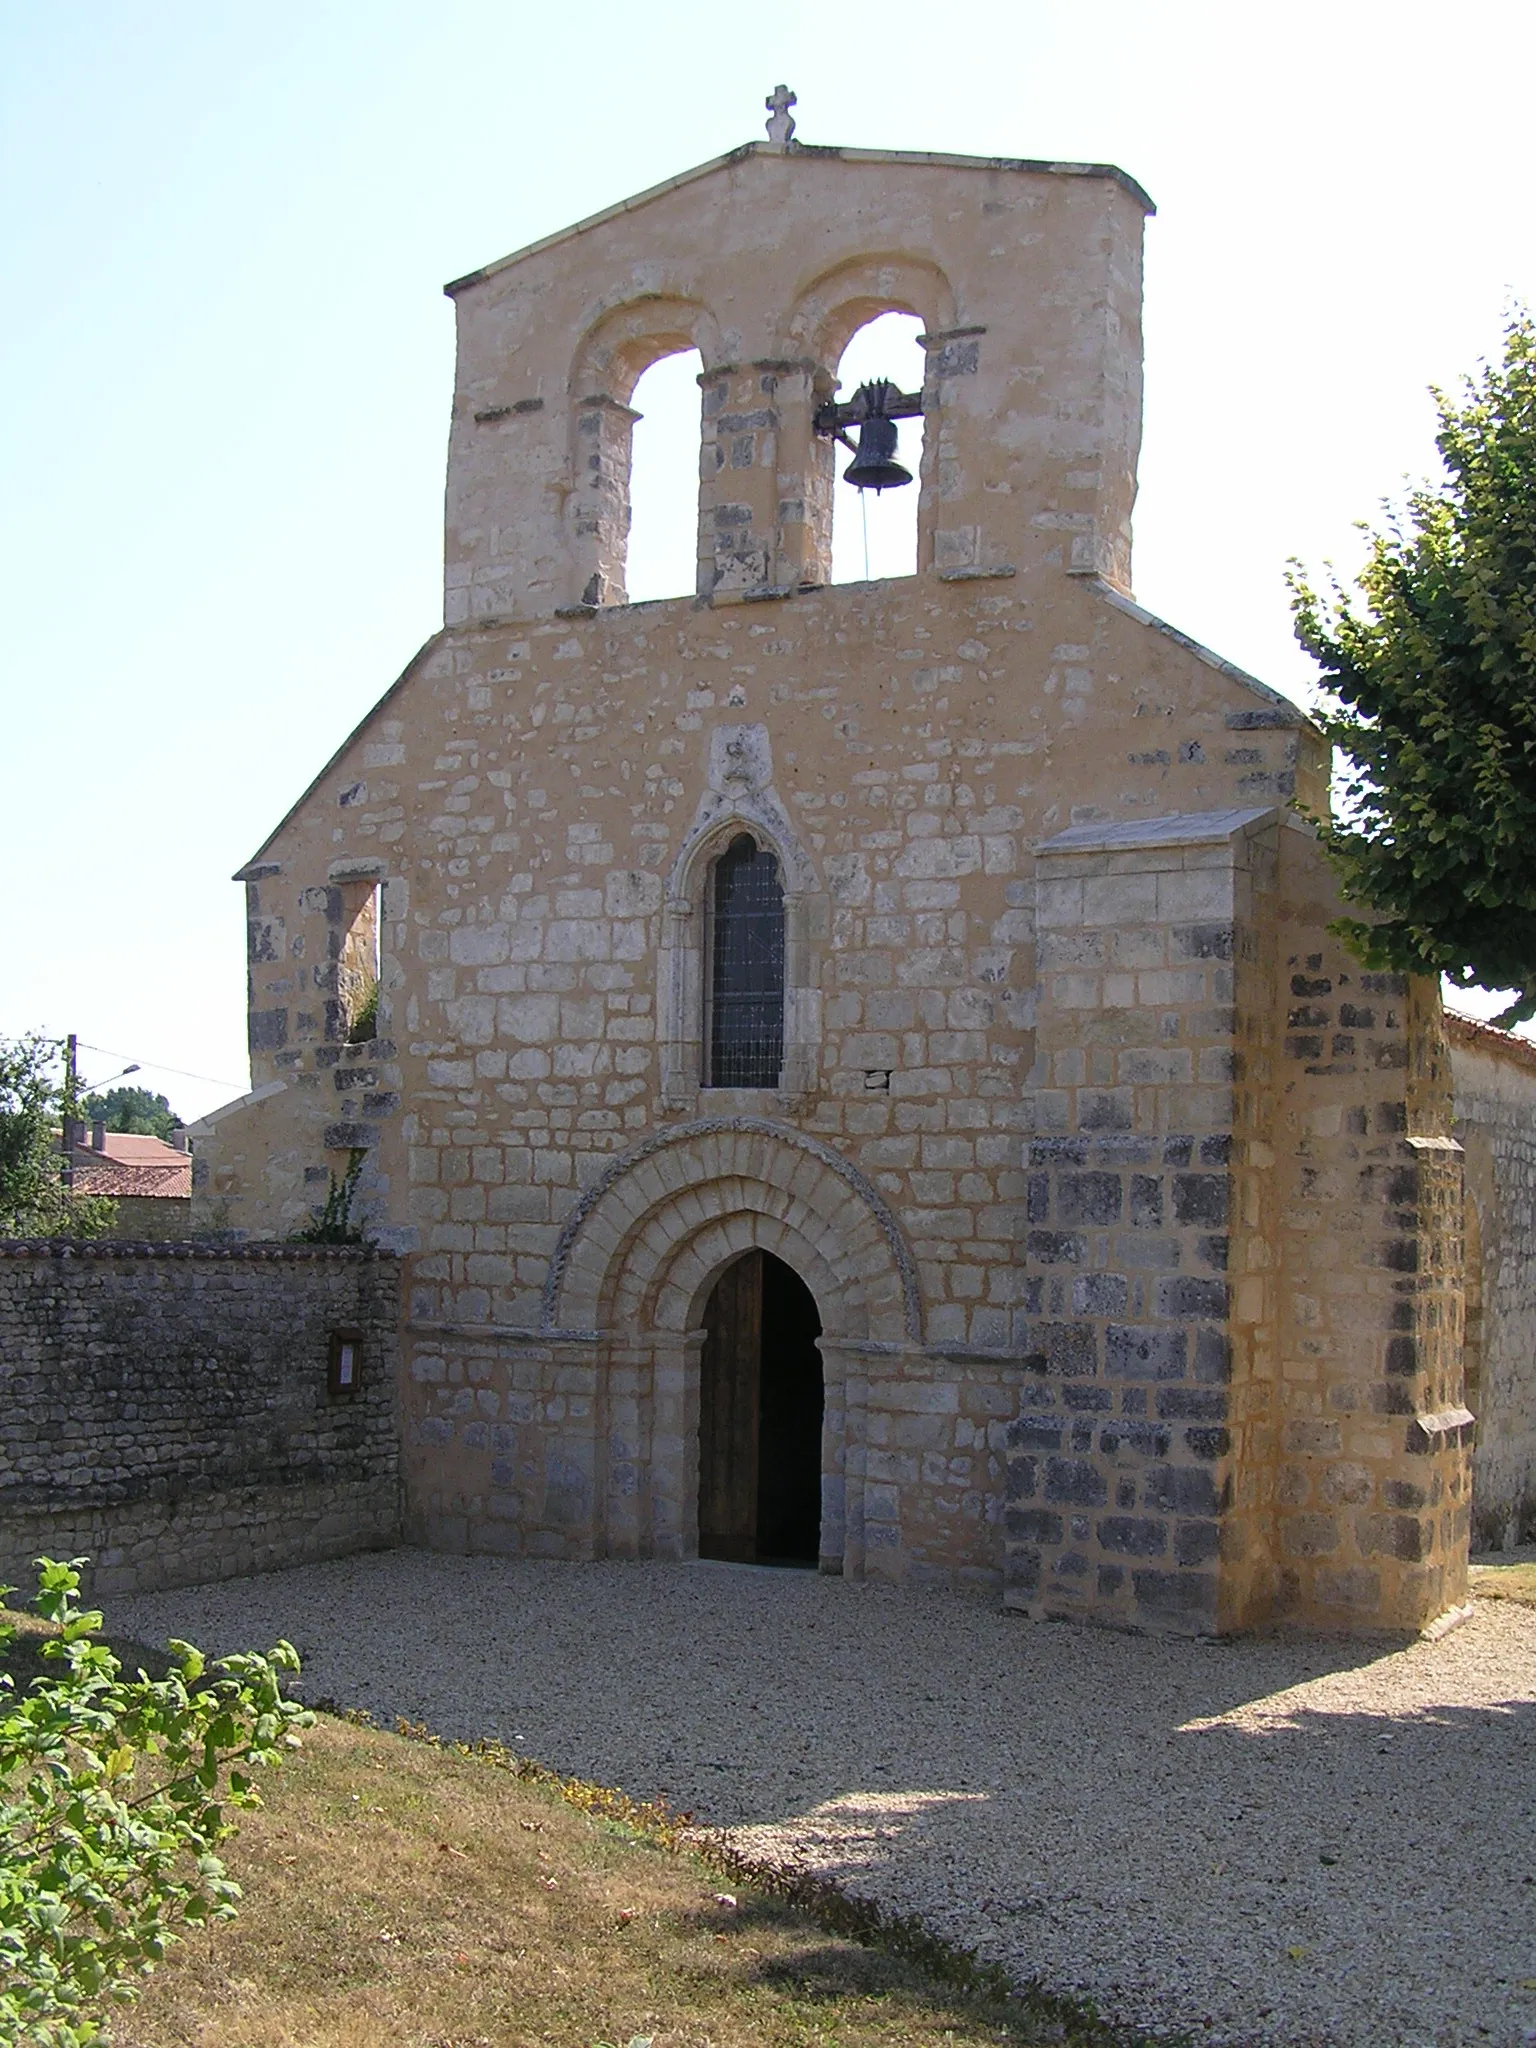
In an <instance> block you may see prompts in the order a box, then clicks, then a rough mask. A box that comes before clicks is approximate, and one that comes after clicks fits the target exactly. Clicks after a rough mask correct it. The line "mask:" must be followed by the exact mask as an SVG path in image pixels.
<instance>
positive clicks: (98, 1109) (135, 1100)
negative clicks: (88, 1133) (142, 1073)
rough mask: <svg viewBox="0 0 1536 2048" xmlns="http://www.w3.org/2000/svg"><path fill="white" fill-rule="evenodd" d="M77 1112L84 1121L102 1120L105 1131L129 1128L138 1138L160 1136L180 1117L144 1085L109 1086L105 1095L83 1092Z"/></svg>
mask: <svg viewBox="0 0 1536 2048" xmlns="http://www.w3.org/2000/svg"><path fill="white" fill-rule="evenodd" d="M79 1115H80V1117H81V1119H82V1120H83V1121H84V1122H85V1123H88V1124H90V1123H104V1124H105V1125H106V1127H107V1129H108V1130H109V1131H132V1132H136V1133H137V1134H138V1135H139V1136H141V1137H146V1138H164V1139H165V1141H166V1143H167V1144H169V1143H170V1139H171V1133H172V1132H173V1131H177V1130H179V1129H180V1128H181V1118H180V1117H179V1116H178V1115H177V1114H176V1112H175V1110H174V1109H172V1107H171V1105H170V1104H169V1103H168V1102H167V1101H166V1099H165V1097H164V1096H163V1095H156V1094H154V1093H153V1092H152V1091H151V1090H150V1089H148V1088H109V1089H108V1090H107V1092H106V1094H105V1095H87V1096H86V1098H85V1100H84V1101H83V1102H82V1103H81V1105H80V1109H79Z"/></svg>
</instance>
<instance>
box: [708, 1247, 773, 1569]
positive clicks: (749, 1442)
mask: <svg viewBox="0 0 1536 2048" xmlns="http://www.w3.org/2000/svg"><path fill="white" fill-rule="evenodd" d="M704 1333H705V1334H704V1351H703V1356H702V1359H701V1361H700V1385H699V1555H700V1557H724V1558H730V1559H732V1560H734V1561H735V1562H737V1563H751V1562H752V1560H753V1559H754V1558H755V1557H756V1556H757V1439H758V1378H759V1371H760V1363H761V1359H762V1350H763V1254H762V1253H761V1252H744V1253H743V1254H742V1256H741V1257H740V1258H739V1259H737V1261H736V1262H735V1264H734V1265H731V1266H727V1267H726V1269H725V1271H724V1272H723V1273H722V1274H721V1275H720V1278H719V1279H718V1280H717V1281H716V1283H715V1291H714V1293H713V1294H712V1295H711V1296H710V1298H709V1306H708V1308H706V1309H705V1311H704Z"/></svg>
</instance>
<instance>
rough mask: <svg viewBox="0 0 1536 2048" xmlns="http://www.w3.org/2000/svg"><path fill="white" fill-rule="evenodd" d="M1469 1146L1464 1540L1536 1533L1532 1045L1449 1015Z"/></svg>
mask: <svg viewBox="0 0 1536 2048" xmlns="http://www.w3.org/2000/svg"><path fill="white" fill-rule="evenodd" d="M1446 1021H1447V1023H1448V1024H1449V1026H1450V1036H1451V1064H1452V1068H1453V1070H1454V1073H1455V1081H1456V1126H1455V1129H1456V1136H1457V1138H1458V1139H1459V1140H1460V1141H1461V1144H1462V1146H1463V1148H1464V1150H1465V1153H1466V1184H1467V1202H1466V1212H1465V1213H1466V1229H1467V1238H1468V1242H1469V1250H1468V1260H1467V1267H1468V1278H1469V1287H1468V1296H1467V1392H1466V1402H1467V1406H1468V1407H1469V1408H1470V1409H1471V1410H1472V1412H1473V1414H1474V1415H1475V1416H1476V1417H1477V1447H1476V1451H1475V1454H1474V1461H1473V1477H1472V1541H1473V1545H1474V1547H1475V1548H1478V1549H1500V1548H1503V1547H1504V1546H1506V1545H1508V1544H1513V1543H1529V1542H1531V1541H1532V1540H1533V1539H1536V1046H1532V1045H1530V1044H1529V1043H1528V1042H1527V1041H1523V1040H1520V1039H1511V1038H1506V1037H1505V1036H1504V1034H1503V1033H1502V1032H1498V1031H1492V1030H1490V1029H1488V1028H1487V1026H1485V1025H1481V1024H1473V1023H1471V1022H1469V1021H1468V1020H1467V1019H1466V1018H1464V1017H1455V1016H1452V1017H1448V1018H1447V1020H1446Z"/></svg>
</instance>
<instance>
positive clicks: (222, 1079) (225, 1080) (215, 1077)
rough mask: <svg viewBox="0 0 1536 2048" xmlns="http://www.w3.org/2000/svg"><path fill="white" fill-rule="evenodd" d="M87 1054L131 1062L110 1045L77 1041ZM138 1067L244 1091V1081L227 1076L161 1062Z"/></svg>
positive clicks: (131, 1055) (184, 1079) (218, 1086)
mask: <svg viewBox="0 0 1536 2048" xmlns="http://www.w3.org/2000/svg"><path fill="white" fill-rule="evenodd" d="M77 1042H78V1043H79V1044H80V1045H81V1046H83V1047H84V1049H85V1050H86V1051H87V1052H99V1053H104V1054H105V1055H106V1057H107V1058H108V1059H109V1060H131V1059H132V1058H133V1054H132V1053H131V1052H114V1051H113V1049H112V1047H111V1046H110V1045H92V1044H91V1043H90V1042H89V1041H88V1040H87V1039H84V1038H82V1039H80V1040H78V1041H77ZM138 1064H139V1066H140V1067H148V1068H150V1069H151V1070H152V1071H153V1072H154V1073H157V1074H174V1075H175V1076H176V1077H177V1079H178V1080H181V1081H206V1082H207V1083H208V1085H209V1087H210V1088H237V1089H244V1087H245V1085H246V1084H245V1082H244V1081H232V1080H231V1079H230V1078H229V1076H228V1074H194V1073H191V1072H189V1070H188V1069H187V1068H186V1067H168V1066H166V1065H165V1063H164V1061H162V1060H140V1061H139V1062H138Z"/></svg>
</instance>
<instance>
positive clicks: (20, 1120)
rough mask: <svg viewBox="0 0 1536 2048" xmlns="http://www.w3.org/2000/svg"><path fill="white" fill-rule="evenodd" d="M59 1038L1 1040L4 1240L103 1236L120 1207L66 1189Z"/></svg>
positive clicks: (0, 1227) (68, 1108)
mask: <svg viewBox="0 0 1536 2048" xmlns="http://www.w3.org/2000/svg"><path fill="white" fill-rule="evenodd" d="M58 1056H59V1045H58V1041H57V1040H55V1039H51V1038H44V1037H43V1036H42V1035H41V1033H39V1032H36V1031H33V1032H29V1033H28V1034H27V1035H26V1036H25V1037H23V1038H0V1237H100V1236H101V1235H102V1234H103V1233H104V1232H105V1231H108V1230H110V1229H111V1228H112V1219H113V1216H114V1215H115V1214H116V1206H115V1204H114V1203H112V1202H109V1201H104V1200H103V1199H102V1198H101V1197H100V1196H97V1195H75V1194H72V1193H71V1192H70V1190H69V1189H68V1188H67V1187H65V1185H64V1175H63V1160H62V1158H61V1157H60V1153H59V1134H60V1130H61V1128H62V1125H63V1123H64V1120H65V1117H66V1113H67V1114H68V1115H70V1116H78V1115H79V1113H80V1111H79V1106H78V1104H71V1103H69V1102H67V1101H66V1100H65V1094H64V1088H63V1085H62V1084H61V1083H60V1082H59V1081H58V1080H56V1079H55V1070H56V1067H57V1064H58Z"/></svg>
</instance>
